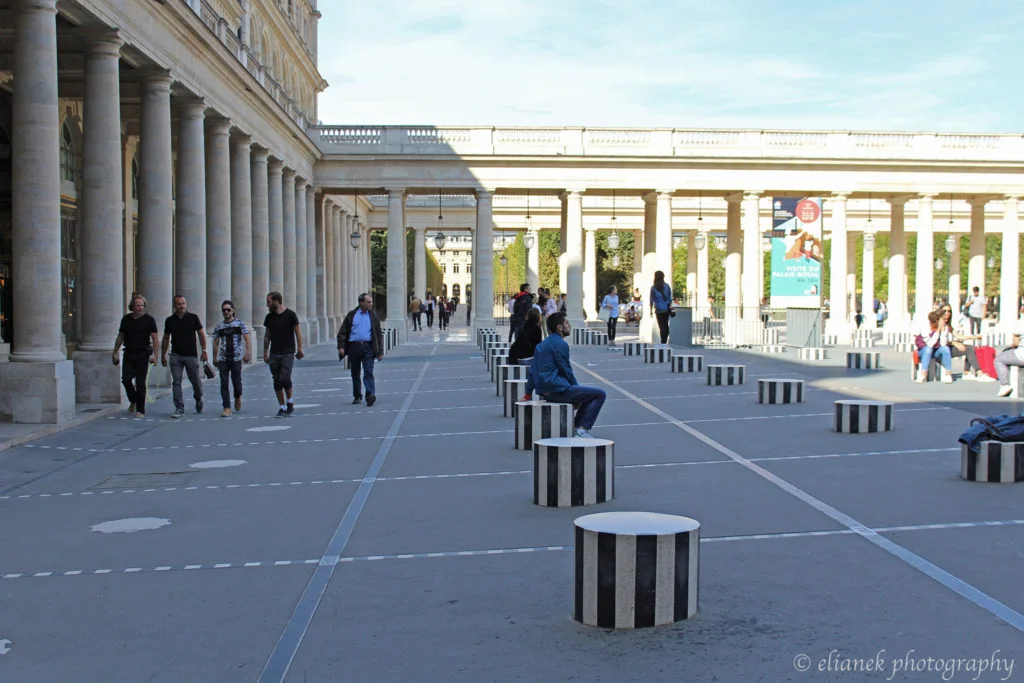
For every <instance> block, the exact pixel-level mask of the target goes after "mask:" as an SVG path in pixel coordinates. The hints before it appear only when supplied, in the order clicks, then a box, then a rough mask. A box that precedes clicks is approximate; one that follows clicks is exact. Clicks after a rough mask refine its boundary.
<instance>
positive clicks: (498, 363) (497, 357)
mask: <svg viewBox="0 0 1024 683" xmlns="http://www.w3.org/2000/svg"><path fill="white" fill-rule="evenodd" d="M507 363H508V352H506V351H505V350H502V351H501V352H500V353H492V354H491V381H492V382H497V381H498V377H499V376H500V375H499V373H500V372H501V368H502V367H504V366H505V365H506V364H507Z"/></svg>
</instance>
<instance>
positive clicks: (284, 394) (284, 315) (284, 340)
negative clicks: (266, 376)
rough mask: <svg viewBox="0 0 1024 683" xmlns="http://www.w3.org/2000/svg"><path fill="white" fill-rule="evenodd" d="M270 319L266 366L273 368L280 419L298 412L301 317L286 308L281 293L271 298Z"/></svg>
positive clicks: (266, 324)
mask: <svg viewBox="0 0 1024 683" xmlns="http://www.w3.org/2000/svg"><path fill="white" fill-rule="evenodd" d="M267 311H268V313H267V317H266V318H264V319H263V327H264V328H265V329H266V332H265V336H264V337H263V362H264V363H266V364H267V365H268V366H270V376H271V377H272V378H273V379H274V394H275V395H276V396H277V406H278V407H277V417H285V416H286V415H291V414H292V413H294V412H295V404H294V403H293V402H292V368H293V367H294V365H295V361H296V360H302V359H303V357H304V356H305V354H304V353H302V331H301V330H300V329H299V316H297V315H295V311H293V310H291V309H290V308H285V306H284V297H282V296H281V292H270V293H269V294H267Z"/></svg>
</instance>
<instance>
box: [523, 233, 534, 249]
mask: <svg viewBox="0 0 1024 683" xmlns="http://www.w3.org/2000/svg"><path fill="white" fill-rule="evenodd" d="M533 244H534V237H533V233H529V232H528V233H526V236H525V237H523V246H525V247H526V248H527V249H533Z"/></svg>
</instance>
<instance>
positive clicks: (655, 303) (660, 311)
mask: <svg viewBox="0 0 1024 683" xmlns="http://www.w3.org/2000/svg"><path fill="white" fill-rule="evenodd" d="M650 302H651V314H652V315H654V316H655V317H656V318H657V320H658V332H660V333H661V343H662V344H666V343H668V319H669V318H670V317H673V316H675V313H673V312H672V288H671V287H670V286H669V284H668V283H667V282H665V273H664V271H661V270H658V271H655V272H654V284H653V285H652V286H651V299H650Z"/></svg>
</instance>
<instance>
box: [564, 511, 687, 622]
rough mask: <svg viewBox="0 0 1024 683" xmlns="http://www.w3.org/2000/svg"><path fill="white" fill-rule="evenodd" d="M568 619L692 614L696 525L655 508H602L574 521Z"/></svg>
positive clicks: (673, 618) (665, 618)
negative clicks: (570, 615) (572, 585)
mask: <svg viewBox="0 0 1024 683" xmlns="http://www.w3.org/2000/svg"><path fill="white" fill-rule="evenodd" d="M574 526H575V530H576V546H575V555H576V557H575V570H576V571H575V576H576V578H575V595H574V600H573V607H574V609H573V618H574V619H575V620H576V621H579V622H581V623H583V624H586V625H587V626H600V627H602V628H643V627H645V626H661V625H663V624H671V623H673V622H677V621H682V620H683V619H688V618H690V617H692V616H693V615H694V614H696V613H697V606H698V603H697V593H698V582H699V577H700V524H699V523H698V522H697V521H695V520H692V519H690V518H688V517H677V516H675V515H663V514H658V513H653V512H602V513H598V514H595V515H586V516H584V517H580V518H578V519H577V520H576V521H575V522H574Z"/></svg>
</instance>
